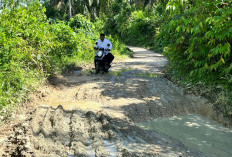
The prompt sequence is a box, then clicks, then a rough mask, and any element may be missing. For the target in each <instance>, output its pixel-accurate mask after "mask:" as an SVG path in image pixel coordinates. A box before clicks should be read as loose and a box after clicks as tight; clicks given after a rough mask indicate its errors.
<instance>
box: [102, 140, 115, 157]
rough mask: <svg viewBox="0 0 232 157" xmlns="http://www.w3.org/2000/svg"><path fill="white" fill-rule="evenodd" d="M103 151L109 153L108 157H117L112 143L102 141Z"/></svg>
mask: <svg viewBox="0 0 232 157" xmlns="http://www.w3.org/2000/svg"><path fill="white" fill-rule="evenodd" d="M104 144H105V151H106V152H109V157H117V152H118V151H117V147H116V145H115V144H114V143H110V142H109V141H107V140H104Z"/></svg>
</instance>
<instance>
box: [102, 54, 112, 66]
mask: <svg viewBox="0 0 232 157" xmlns="http://www.w3.org/2000/svg"><path fill="white" fill-rule="evenodd" d="M113 60H114V56H113V55H112V54H111V53H108V54H107V55H106V56H105V57H104V62H105V63H106V62H107V63H108V64H110V63H111V62H112V61H113Z"/></svg>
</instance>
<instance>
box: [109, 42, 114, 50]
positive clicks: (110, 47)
mask: <svg viewBox="0 0 232 157" xmlns="http://www.w3.org/2000/svg"><path fill="white" fill-rule="evenodd" d="M108 44H110V46H109V49H110V50H112V47H113V46H112V44H111V42H110V41H109V40H108Z"/></svg>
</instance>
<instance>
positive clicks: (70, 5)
mask: <svg viewBox="0 0 232 157" xmlns="http://www.w3.org/2000/svg"><path fill="white" fill-rule="evenodd" d="M69 18H70V19H71V18H72V4H71V0H69Z"/></svg>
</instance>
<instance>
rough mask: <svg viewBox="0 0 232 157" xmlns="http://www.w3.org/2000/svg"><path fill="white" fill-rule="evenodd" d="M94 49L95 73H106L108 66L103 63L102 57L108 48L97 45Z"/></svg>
mask: <svg viewBox="0 0 232 157" xmlns="http://www.w3.org/2000/svg"><path fill="white" fill-rule="evenodd" d="M96 45H97V43H96ZM107 46H108V47H109V46H110V45H109V44H108V45H107ZM95 50H97V51H96V52H95V58H94V63H95V72H96V74H98V73H100V72H101V73H107V72H108V70H109V68H110V66H106V65H105V60H104V57H105V56H106V50H108V49H104V48H102V47H97V48H95Z"/></svg>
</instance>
